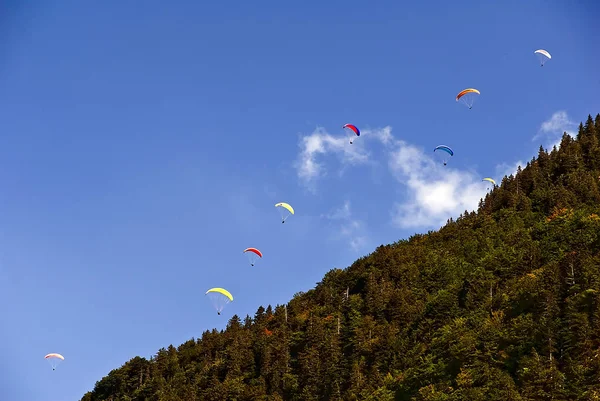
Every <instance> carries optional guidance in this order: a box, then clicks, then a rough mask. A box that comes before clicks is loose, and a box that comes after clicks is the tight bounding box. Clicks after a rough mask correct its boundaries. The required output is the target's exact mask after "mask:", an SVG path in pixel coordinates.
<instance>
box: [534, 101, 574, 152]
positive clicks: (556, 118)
mask: <svg viewBox="0 0 600 401" xmlns="http://www.w3.org/2000/svg"><path fill="white" fill-rule="evenodd" d="M576 127H577V123H575V122H573V121H571V120H570V119H569V116H568V115H567V112H566V111H564V110H560V111H557V112H556V113H554V114H552V117H550V118H549V119H548V120H546V121H544V122H543V123H542V125H541V126H540V129H539V131H538V133H537V134H536V135H535V136H534V137H533V138H532V139H531V140H532V141H536V140H537V139H540V138H543V139H544V143H543V144H542V146H544V148H546V149H547V150H549V151H551V150H552V148H553V147H554V146H556V148H559V147H560V142H561V139H562V136H563V133H564V132H566V133H567V134H569V135H570V136H572V137H575V136H576V134H575V128H576Z"/></svg>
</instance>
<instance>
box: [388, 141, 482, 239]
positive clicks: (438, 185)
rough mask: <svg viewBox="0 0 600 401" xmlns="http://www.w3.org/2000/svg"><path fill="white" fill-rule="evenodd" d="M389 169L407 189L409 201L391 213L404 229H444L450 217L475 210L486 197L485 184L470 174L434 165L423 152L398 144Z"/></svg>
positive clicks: (395, 206)
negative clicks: (440, 227) (441, 227)
mask: <svg viewBox="0 0 600 401" xmlns="http://www.w3.org/2000/svg"><path fill="white" fill-rule="evenodd" d="M398 145H399V147H398V149H397V150H395V151H394V152H392V154H391V157H390V161H389V167H390V170H391V171H392V173H393V174H394V176H395V177H396V179H397V180H398V181H400V182H401V183H403V184H404V185H405V186H406V187H407V189H408V193H407V196H406V197H407V199H406V200H405V201H404V202H398V203H396V204H395V205H394V207H393V209H392V219H393V222H394V223H395V224H396V225H397V226H398V227H401V228H415V227H433V226H436V225H437V226H438V227H439V226H441V225H443V224H444V223H445V222H446V220H447V219H448V218H449V217H451V216H457V215H459V214H460V213H462V212H464V211H465V210H469V211H471V210H474V209H476V208H477V206H478V204H479V200H480V199H481V198H482V197H483V196H484V195H485V192H486V184H485V183H482V182H481V177H479V176H478V175H476V174H474V173H471V172H469V171H460V170H457V169H453V168H451V167H448V166H441V165H440V164H439V163H435V162H434V161H433V160H432V159H431V158H430V157H429V156H427V155H426V154H425V153H424V152H423V151H422V150H421V149H418V148H417V147H415V146H412V145H409V144H407V143H405V142H402V141H398Z"/></svg>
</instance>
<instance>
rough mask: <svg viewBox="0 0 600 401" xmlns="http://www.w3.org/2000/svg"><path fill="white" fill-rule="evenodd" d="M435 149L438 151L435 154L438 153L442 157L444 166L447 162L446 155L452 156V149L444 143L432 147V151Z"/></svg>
mask: <svg viewBox="0 0 600 401" xmlns="http://www.w3.org/2000/svg"><path fill="white" fill-rule="evenodd" d="M437 151H439V153H437V154H438V155H440V157H441V158H442V161H443V162H444V166H445V165H446V164H447V163H448V155H450V156H454V151H453V150H452V149H450V147H448V146H446V145H439V146H436V147H435V149H433V152H434V153H435V152H437Z"/></svg>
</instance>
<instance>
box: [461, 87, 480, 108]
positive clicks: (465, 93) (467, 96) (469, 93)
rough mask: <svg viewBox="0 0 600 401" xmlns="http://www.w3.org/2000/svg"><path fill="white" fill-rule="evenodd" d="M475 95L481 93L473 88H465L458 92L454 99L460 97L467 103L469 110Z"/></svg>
mask: <svg viewBox="0 0 600 401" xmlns="http://www.w3.org/2000/svg"><path fill="white" fill-rule="evenodd" d="M475 95H481V93H480V92H479V91H478V90H477V89H475V88H467V89H465V90H462V91H460V92H458V95H456V101H457V102H458V101H459V100H461V99H462V101H463V103H464V104H466V105H467V107H468V108H469V110H470V109H471V108H473V102H475Z"/></svg>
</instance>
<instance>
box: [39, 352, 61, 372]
mask: <svg viewBox="0 0 600 401" xmlns="http://www.w3.org/2000/svg"><path fill="white" fill-rule="evenodd" d="M44 359H45V360H47V361H48V362H50V366H52V370H56V367H57V366H58V364H59V363H61V362H62V361H64V360H65V357H64V356H62V355H61V354H55V353H51V354H48V355H46V356H45V357H44Z"/></svg>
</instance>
